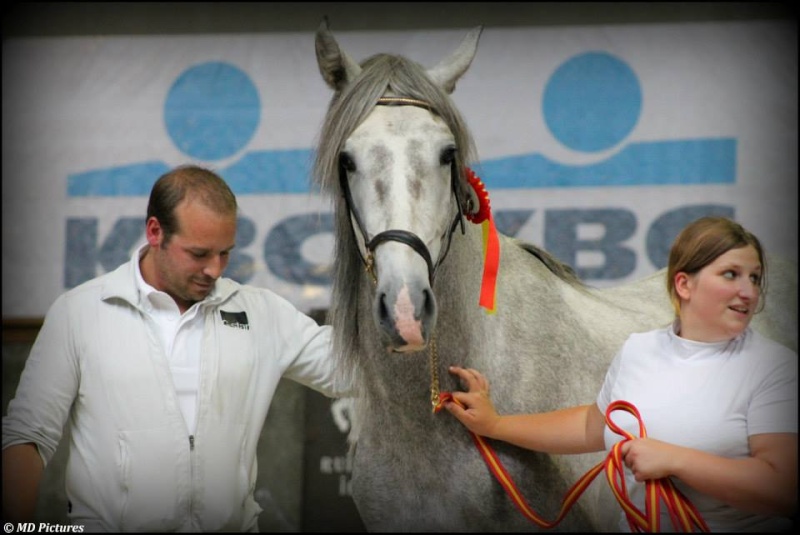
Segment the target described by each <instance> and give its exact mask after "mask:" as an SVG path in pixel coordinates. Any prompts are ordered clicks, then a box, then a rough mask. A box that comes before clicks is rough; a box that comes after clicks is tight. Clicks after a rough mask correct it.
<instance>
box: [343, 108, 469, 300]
mask: <svg viewBox="0 0 800 535" xmlns="http://www.w3.org/2000/svg"><path fill="white" fill-rule="evenodd" d="M376 104H377V105H382V106H417V107H420V108H424V109H426V110H428V111H430V112H431V113H436V111H435V110H434V109H433V106H431V105H430V103H428V102H425V101H424V100H418V99H415V98H408V97H381V98H379V99H378V101H377V102H376ZM457 180H458V170H457V166H456V162H455V161H453V162H452V163H451V165H450V187H451V189H452V191H453V195H454V196H455V199H456V206H457V210H458V213H456V216H455V218H454V219H453V223H452V224H451V225H450V231H449V233H448V237H447V246H446V247H445V248H444V249H443V250H442V252H441V253H440V254H439V259H438V260H437V261H436V264H435V265H434V263H433V260H432V259H431V254H430V252H429V251H428V248H427V247H426V246H425V243H424V242H423V241H422V239H420V237H419V236H417V235H416V234H414V233H413V232H410V231H408V230H397V229H390V230H384V231H383V232H379V233H378V234H376V235H375V236H373V237H372V239H371V240H368V238H367V234H366V232H365V231H364V225H363V222H362V220H361V216H360V215H359V213H358V210H357V208H356V206H355V204H354V203H353V198H352V196H351V194H350V184H349V181H348V180H347V170H346V169H345V168H344V164H343V163H342V162H341V160H340V161H339V182H340V184H341V188H342V193H343V195H344V201H345V204H346V205H347V209H348V212H349V213H351V214H352V215H353V219H355V222H356V226H358V230H359V231H360V232H361V236H362V238H363V239H364V248H365V249H366V258H365V257H364V255H362V254H361V249H360V248H359V247H358V245H357V244H358V237H357V236H355V232H356V231H355V228H353V227H352V225H351V230H352V231H353V237H354V238H355V240H356V249H358V254H359V255H360V256H361V260H362V261H363V262H364V266H365V267H366V269H367V271H368V272H369V274H370V276H371V277H372V280H373V282H375V281H376V280H377V278H376V276H375V271H374V252H375V249H377V247H378V245H380V244H381V243H384V242H387V241H396V242H400V243H404V244H406V245H408V246H409V247H411V248H412V249H414V251H415V252H416V253H417V254H419V255H420V256H421V257H422V259H423V260H425V263H426V264H427V265H428V280H429V282H430V285H431V286H433V279H434V275H435V273H436V268H438V267H439V265H440V264H441V263H442V261H443V260H444V258H445V256H446V255H447V252H448V251H449V250H450V243H451V242H452V239H453V232H454V231H455V229H456V226H457V225H459V224H460V225H461V234H464V233H465V231H464V215H463V212H462V209H461V199H459V197H458V189H457V187H456V184H457Z"/></svg>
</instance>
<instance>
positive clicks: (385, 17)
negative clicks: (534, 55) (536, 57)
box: [3, 2, 795, 38]
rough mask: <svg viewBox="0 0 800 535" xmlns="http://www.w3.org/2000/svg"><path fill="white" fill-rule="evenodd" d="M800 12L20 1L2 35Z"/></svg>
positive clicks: (737, 7)
mask: <svg viewBox="0 0 800 535" xmlns="http://www.w3.org/2000/svg"><path fill="white" fill-rule="evenodd" d="M324 15H327V16H329V17H330V20H331V27H332V29H334V30H336V31H349V30H407V29H423V28H459V27H468V26H472V25H477V24H483V25H485V26H506V27H507V26H558V25H584V24H625V23H651V22H652V23H665V22H699V21H712V20H717V21H719V20H753V19H795V15H794V9H791V8H790V4H789V3H788V2H366V3H362V2H137V3H133V2H97V3H95V2H24V3H20V2H16V3H13V2H12V3H6V4H5V7H4V8H3V37H4V38H6V37H33V36H64V35H117V34H195V33H250V32H303V31H308V32H312V31H313V30H314V29H316V27H317V25H318V24H319V21H320V20H321V18H322V17H323V16H324Z"/></svg>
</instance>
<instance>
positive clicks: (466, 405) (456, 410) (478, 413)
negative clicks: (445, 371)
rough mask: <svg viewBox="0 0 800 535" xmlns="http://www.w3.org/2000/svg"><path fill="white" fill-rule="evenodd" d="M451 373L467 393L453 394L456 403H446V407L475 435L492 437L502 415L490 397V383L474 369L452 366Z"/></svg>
mask: <svg viewBox="0 0 800 535" xmlns="http://www.w3.org/2000/svg"><path fill="white" fill-rule="evenodd" d="M449 372H450V373H451V374H453V375H455V376H456V377H458V378H459V379H460V380H461V385H462V386H463V387H465V388H466V389H467V391H466V392H453V399H454V400H455V401H448V402H446V403H445V405H444V407H445V408H446V409H447V410H448V411H449V412H450V414H452V415H453V416H455V417H456V419H457V420H458V421H459V422H461V423H462V424H464V425H465V426H466V428H467V429H469V430H470V431H472V432H473V433H475V434H477V435H482V436H487V437H491V436H492V432H493V430H494V428H495V426H496V425H497V422H498V421H499V420H500V415H499V414H497V411H496V410H495V408H494V405H493V404H492V399H491V398H490V397H489V381H488V380H487V379H486V377H484V376H483V375H482V374H481V373H480V372H479V371H477V370H473V369H472V368H461V367H459V366H450V369H449Z"/></svg>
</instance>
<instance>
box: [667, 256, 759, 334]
mask: <svg viewBox="0 0 800 535" xmlns="http://www.w3.org/2000/svg"><path fill="white" fill-rule="evenodd" d="M761 269H762V267H761V263H760V262H759V258H758V252H757V251H756V249H755V248H754V247H753V246H751V245H748V246H745V247H740V248H738V249H731V250H730V251H728V252H726V253H725V254H722V255H720V256H719V257H717V259H716V260H714V261H713V262H712V263H710V264H708V265H707V266H706V267H704V268H703V269H701V270H700V271H699V272H697V273H695V274H694V275H688V274H686V273H683V272H680V273H677V274H676V275H675V289H676V291H677V292H678V296H679V297H680V299H681V311H680V319H681V332H680V336H681V337H683V338H687V339H689V340H695V341H698V342H719V341H723V340H730V339H732V338H735V337H736V336H737V335H739V334H740V333H741V332H742V331H744V330H745V328H747V326H748V325H749V324H750V320H751V319H752V318H753V313H754V312H755V310H756V309H757V307H758V300H759V298H760V291H761V290H760V287H759V282H760V281H761Z"/></svg>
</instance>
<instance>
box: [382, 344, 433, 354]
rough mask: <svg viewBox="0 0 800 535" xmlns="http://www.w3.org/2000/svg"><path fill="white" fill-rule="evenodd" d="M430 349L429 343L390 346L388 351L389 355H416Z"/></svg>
mask: <svg viewBox="0 0 800 535" xmlns="http://www.w3.org/2000/svg"><path fill="white" fill-rule="evenodd" d="M427 347H428V343H427V342H425V343H422V344H405V345H402V346H389V347H387V348H386V349H387V351H388V352H389V353H416V352H419V351H422V350H423V349H425V348H427Z"/></svg>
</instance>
